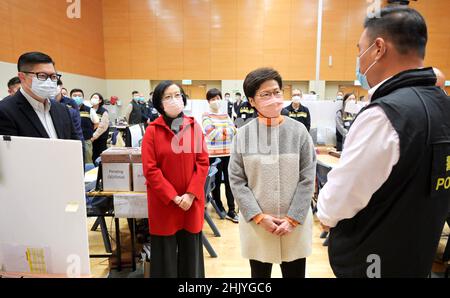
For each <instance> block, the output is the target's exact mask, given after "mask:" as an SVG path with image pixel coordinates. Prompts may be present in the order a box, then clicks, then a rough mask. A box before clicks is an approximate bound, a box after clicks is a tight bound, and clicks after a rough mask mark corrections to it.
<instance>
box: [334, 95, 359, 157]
mask: <svg viewBox="0 0 450 298" xmlns="http://www.w3.org/2000/svg"><path fill="white" fill-rule="evenodd" d="M350 100H353V101H355V100H356V97H355V95H354V94H353V93H347V94H345V96H344V100H343V102H342V109H340V110H339V111H337V112H336V150H337V151H342V149H343V146H344V142H345V138H346V137H347V134H348V130H349V129H350V126H351V125H352V122H353V119H354V116H353V115H352V114H350V113H347V112H346V111H345V107H346V105H347V102H348V101H350Z"/></svg>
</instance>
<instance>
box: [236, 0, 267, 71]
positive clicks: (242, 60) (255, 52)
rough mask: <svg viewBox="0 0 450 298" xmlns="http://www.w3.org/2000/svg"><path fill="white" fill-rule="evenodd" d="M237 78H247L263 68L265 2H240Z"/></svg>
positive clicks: (238, 12) (244, 0) (243, 0)
mask: <svg viewBox="0 0 450 298" xmlns="http://www.w3.org/2000/svg"><path fill="white" fill-rule="evenodd" d="M236 13H237V15H238V21H237V36H236V56H237V58H236V62H237V63H236V76H237V77H238V78H245V76H246V75H247V74H248V73H249V72H250V71H252V70H254V69H256V68H258V67H261V66H263V55H264V50H263V40H264V31H263V28H264V16H265V13H264V1H252V0H238V7H237V11H236Z"/></svg>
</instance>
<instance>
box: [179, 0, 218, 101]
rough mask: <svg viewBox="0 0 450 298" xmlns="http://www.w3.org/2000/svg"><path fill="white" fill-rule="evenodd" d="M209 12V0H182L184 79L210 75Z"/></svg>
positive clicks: (203, 77) (208, 76) (203, 78)
mask: <svg viewBox="0 0 450 298" xmlns="http://www.w3.org/2000/svg"><path fill="white" fill-rule="evenodd" d="M210 13H211V8H210V4H209V1H198V0H184V1H183V33H184V36H183V49H184V52H183V78H184V79H190V80H205V79H206V80H208V79H210V77H211V74H210V71H211V55H210V26H211V25H210V23H211V18H210ZM203 96H204V95H203Z"/></svg>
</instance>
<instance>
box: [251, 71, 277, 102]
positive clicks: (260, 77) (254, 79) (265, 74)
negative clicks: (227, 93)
mask: <svg viewBox="0 0 450 298" xmlns="http://www.w3.org/2000/svg"><path fill="white" fill-rule="evenodd" d="M271 80H275V81H277V83H278V86H279V87H280V89H282V88H283V79H282V78H281V75H280V74H279V73H278V71H276V70H275V69H273V68H269V67H264V68H258V69H256V70H254V71H252V72H251V73H249V74H248V75H247V77H246V78H245V81H244V93H245V96H247V98H254V97H255V94H256V91H258V89H259V87H261V85H262V84H263V83H264V82H266V81H271Z"/></svg>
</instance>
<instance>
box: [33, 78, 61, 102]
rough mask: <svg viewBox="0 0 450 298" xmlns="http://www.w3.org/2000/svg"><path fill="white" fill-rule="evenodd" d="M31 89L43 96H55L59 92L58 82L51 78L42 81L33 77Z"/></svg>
mask: <svg viewBox="0 0 450 298" xmlns="http://www.w3.org/2000/svg"><path fill="white" fill-rule="evenodd" d="M31 91H33V93H34V94H36V95H37V96H39V97H42V98H48V99H50V98H55V97H56V95H57V94H58V86H57V82H53V81H52V80H50V78H48V79H47V80H46V81H40V80H38V79H37V78H36V77H33V81H32V83H31Z"/></svg>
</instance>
